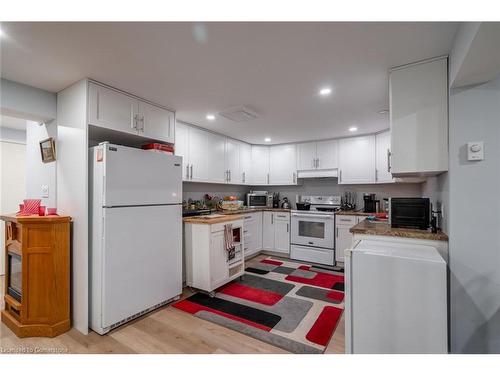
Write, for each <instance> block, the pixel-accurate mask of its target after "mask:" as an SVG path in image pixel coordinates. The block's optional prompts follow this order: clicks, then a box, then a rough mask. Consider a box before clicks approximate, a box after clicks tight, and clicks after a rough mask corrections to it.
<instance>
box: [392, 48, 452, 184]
mask: <svg viewBox="0 0 500 375" xmlns="http://www.w3.org/2000/svg"><path fill="white" fill-rule="evenodd" d="M447 69H448V60H447V58H438V59H433V60H429V61H426V62H421V63H416V64H412V65H407V66H404V67H400V68H395V69H393V70H391V72H390V78H389V103H390V126H391V172H392V174H393V175H394V176H395V177H405V176H430V175H435V174H438V173H441V172H444V171H447V170H448V75H447V74H448V73H447Z"/></svg>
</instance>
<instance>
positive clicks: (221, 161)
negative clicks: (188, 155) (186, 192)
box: [205, 132, 226, 182]
mask: <svg viewBox="0 0 500 375" xmlns="http://www.w3.org/2000/svg"><path fill="white" fill-rule="evenodd" d="M205 136H206V137H207V142H208V143H207V152H206V154H205V158H206V159H207V169H208V180H209V181H212V182H226V169H225V154H226V137H223V136H221V135H218V134H214V133H210V132H206V135H205Z"/></svg>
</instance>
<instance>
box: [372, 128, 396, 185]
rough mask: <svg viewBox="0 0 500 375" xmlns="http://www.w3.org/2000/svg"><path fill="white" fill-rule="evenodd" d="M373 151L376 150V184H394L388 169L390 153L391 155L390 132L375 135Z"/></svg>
mask: <svg viewBox="0 0 500 375" xmlns="http://www.w3.org/2000/svg"><path fill="white" fill-rule="evenodd" d="M375 149H376V157H375V158H376V167H375V168H376V172H375V177H376V182H378V183H390V182H394V178H393V177H392V174H391V171H390V169H391V167H390V164H389V162H390V160H389V158H390V153H391V134H390V132H388V131H386V132H382V133H378V134H376V135H375Z"/></svg>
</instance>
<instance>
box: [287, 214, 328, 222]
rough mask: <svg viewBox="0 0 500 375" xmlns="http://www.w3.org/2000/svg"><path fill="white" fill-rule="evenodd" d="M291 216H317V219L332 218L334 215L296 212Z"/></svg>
mask: <svg viewBox="0 0 500 375" xmlns="http://www.w3.org/2000/svg"><path fill="white" fill-rule="evenodd" d="M292 216H295V217H312V218H317V219H332V220H333V218H334V217H335V215H322V214H309V215H308V214H296V213H292Z"/></svg>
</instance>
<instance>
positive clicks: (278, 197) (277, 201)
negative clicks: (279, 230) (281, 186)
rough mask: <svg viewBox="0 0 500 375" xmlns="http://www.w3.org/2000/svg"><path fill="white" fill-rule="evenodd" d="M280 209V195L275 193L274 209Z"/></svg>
mask: <svg viewBox="0 0 500 375" xmlns="http://www.w3.org/2000/svg"><path fill="white" fill-rule="evenodd" d="M279 207H280V193H273V208H279Z"/></svg>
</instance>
